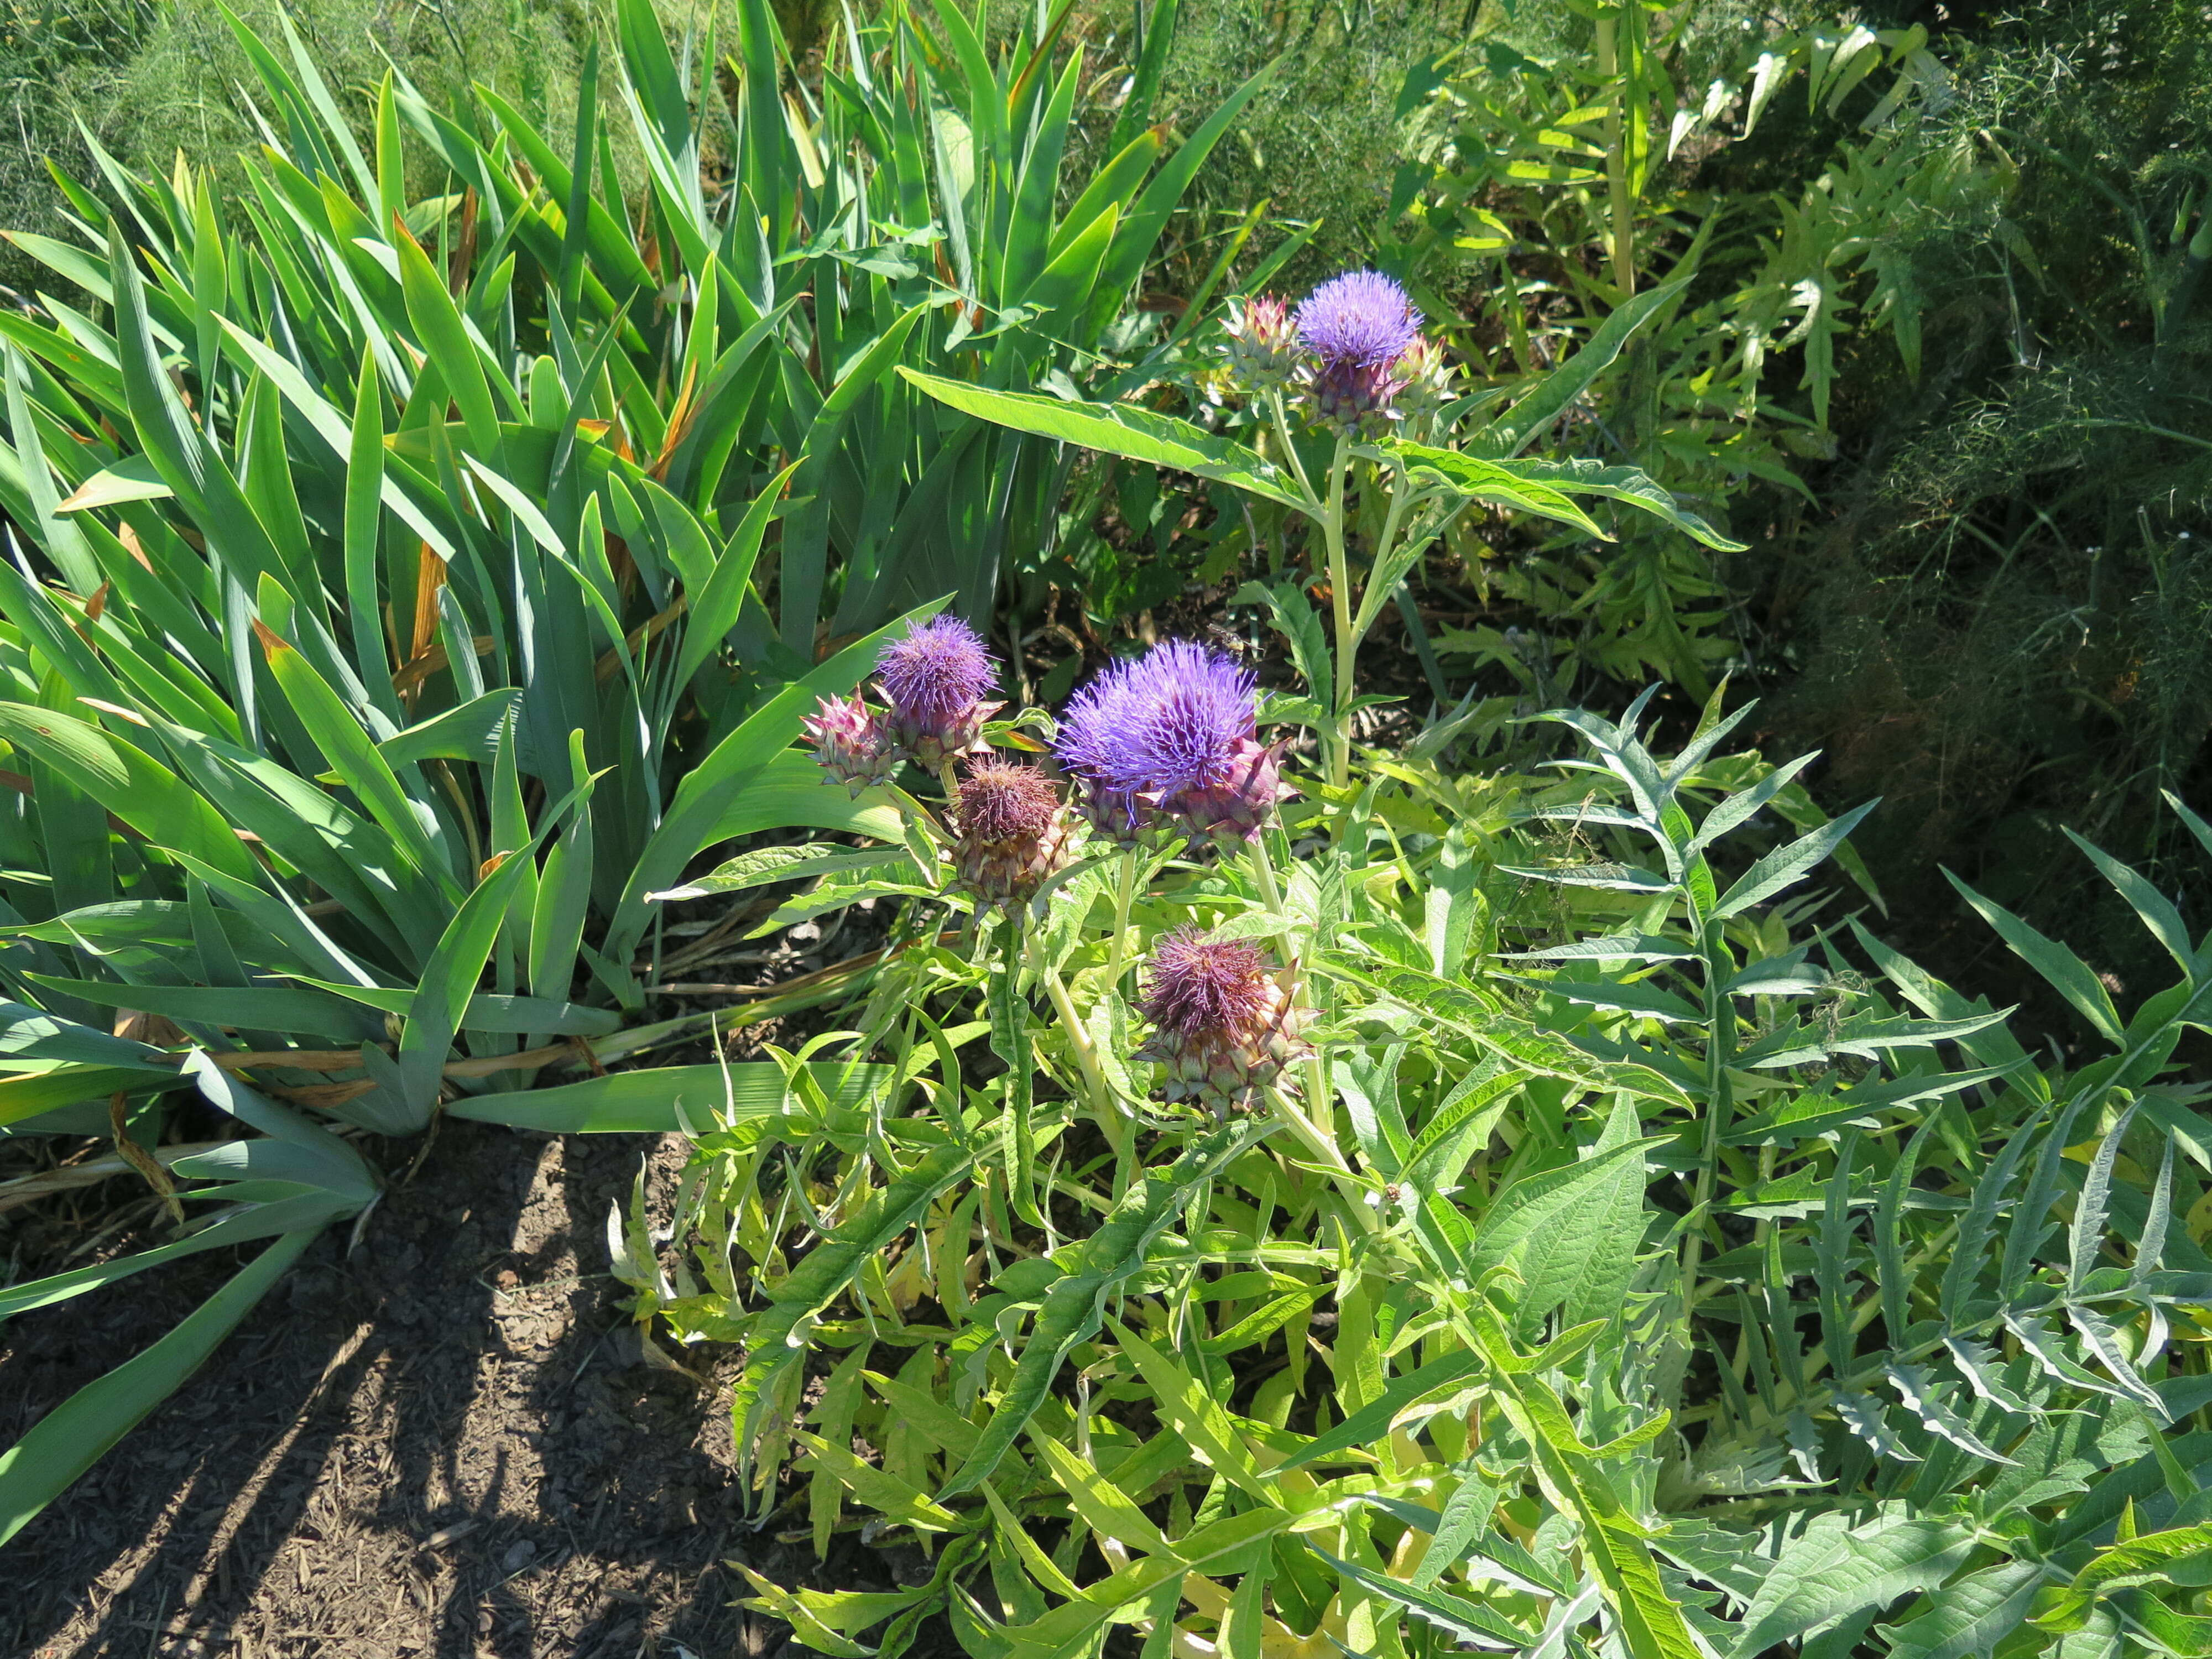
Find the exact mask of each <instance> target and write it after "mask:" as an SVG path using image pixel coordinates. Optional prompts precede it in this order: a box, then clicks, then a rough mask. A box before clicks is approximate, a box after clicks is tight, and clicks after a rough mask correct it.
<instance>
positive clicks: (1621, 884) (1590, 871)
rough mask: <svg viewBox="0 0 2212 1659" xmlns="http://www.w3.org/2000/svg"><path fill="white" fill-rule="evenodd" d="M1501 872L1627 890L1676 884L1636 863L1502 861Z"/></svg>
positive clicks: (1655, 889) (1563, 884) (1652, 890)
mask: <svg viewBox="0 0 2212 1659" xmlns="http://www.w3.org/2000/svg"><path fill="white" fill-rule="evenodd" d="M1498 873H1499V874H1500V875H1504V876H1519V877H1521V878H1522V879H1523V880H1526V881H1547V882H1550V883H1552V884H1554V885H1555V886H1559V887H1609V888H1613V889H1615V890H1619V891H1621V892H1626V893H1670V892H1672V891H1674V883H1672V882H1670V881H1668V880H1667V879H1666V878H1664V877H1662V876H1657V875H1654V874H1653V873H1652V872H1650V871H1649V870H1641V869H1638V867H1637V866H1634V865H1632V864H1561V865H1553V866H1548V867H1545V868H1537V867H1534V866H1528V865H1518V864H1501V865H1499V866H1498Z"/></svg>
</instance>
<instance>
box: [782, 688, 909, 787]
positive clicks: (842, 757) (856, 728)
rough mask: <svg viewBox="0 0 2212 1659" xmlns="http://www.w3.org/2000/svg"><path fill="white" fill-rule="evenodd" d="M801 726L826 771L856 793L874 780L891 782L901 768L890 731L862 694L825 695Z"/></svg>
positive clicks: (833, 779) (815, 755)
mask: <svg viewBox="0 0 2212 1659" xmlns="http://www.w3.org/2000/svg"><path fill="white" fill-rule="evenodd" d="M799 726H800V729H801V730H803V731H804V732H805V733H806V737H807V740H808V741H809V742H810V743H811V744H813V745H814V757H815V759H816V760H817V761H819V762H820V763H822V769H823V772H825V773H827V774H828V775H829V780H830V781H833V782H836V783H842V784H844V785H846V786H848V787H849V788H850V789H851V791H852V793H854V795H858V794H859V793H860V791H862V790H863V789H866V788H867V787H869V786H870V785H871V784H878V783H888V782H889V781H890V777H891V774H892V773H893V772H895V771H896V770H897V769H898V763H897V761H896V758H895V757H893V756H892V754H891V751H890V733H889V732H885V731H884V726H883V722H882V721H881V720H878V718H877V717H876V716H875V715H874V714H870V713H869V712H868V708H867V705H866V703H864V702H861V701H860V699H859V698H858V697H823V699H821V701H820V702H817V703H816V704H815V706H814V712H813V713H812V714H809V715H808V716H807V717H806V718H805V720H801V721H800V722H799Z"/></svg>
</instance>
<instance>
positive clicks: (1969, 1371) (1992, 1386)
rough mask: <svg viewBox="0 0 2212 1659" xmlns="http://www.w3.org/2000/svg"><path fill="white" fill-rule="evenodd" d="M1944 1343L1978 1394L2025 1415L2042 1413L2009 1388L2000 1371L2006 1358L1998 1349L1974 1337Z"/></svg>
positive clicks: (1953, 1339) (1993, 1403)
mask: <svg viewBox="0 0 2212 1659" xmlns="http://www.w3.org/2000/svg"><path fill="white" fill-rule="evenodd" d="M1943 1346H1945V1347H1946V1348H1948V1349H1949V1350H1950V1352H1951V1358H1952V1359H1953V1360H1954V1362H1955V1363H1956V1364H1957V1365H1958V1367H1959V1370H1960V1373H1961V1374H1962V1375H1963V1376H1965V1377H1966V1381H1967V1382H1968V1383H1971V1384H1972V1386H1973V1390H1974V1392H1975V1393H1976V1394H1978V1395H1981V1397H1982V1398H1983V1399H1984V1400H1986V1401H1989V1402H1990V1404H1991V1405H1992V1406H1996V1407H2002V1409H2004V1410H2006V1411H2008V1412H2013V1413H2017V1414H2019V1415H2021V1416H2023V1417H2033V1416H2036V1415H2038V1414H2039V1413H2038V1412H2037V1409H2036V1407H2034V1406H2033V1405H2032V1404H2030V1403H2029V1402H2028V1401H2025V1400H2022V1399H2021V1397H2020V1396H2019V1395H2016V1394H2015V1393H2014V1392H2013V1391H2012V1390H2011V1389H2009V1388H2008V1387H2007V1386H2006V1385H2005V1383H2004V1382H2003V1381H2002V1378H2001V1377H2000V1376H1999V1375H1998V1372H1999V1369H2000V1367H2002V1364H2003V1363H2004V1362H2003V1361H2002V1359H2000V1358H1998V1357H1997V1354H1996V1350H1994V1349H1992V1348H1989V1347H1986V1346H1984V1345H1983V1344H1981V1343H1979V1342H1977V1341H1975V1340H1973V1339H1972V1337H1970V1336H1957V1335H1952V1336H1947V1337H1945V1338H1944V1339H1943Z"/></svg>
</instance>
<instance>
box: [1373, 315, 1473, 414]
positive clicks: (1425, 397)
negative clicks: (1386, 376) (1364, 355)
mask: <svg viewBox="0 0 2212 1659" xmlns="http://www.w3.org/2000/svg"><path fill="white" fill-rule="evenodd" d="M1390 373H1391V374H1393V375H1394V376H1395V377H1396V379H1397V380H1398V382H1399V390H1398V397H1397V409H1398V412H1399V413H1400V414H1401V415H1402V416H1405V417H1406V418H1407V420H1411V421H1425V420H1427V419H1429V418H1430V417H1431V416H1434V415H1435V414H1436V413H1437V410H1441V409H1442V408H1443V406H1444V405H1445V404H1448V403H1449V402H1450V401H1451V400H1452V397H1453V395H1454V393H1455V392H1456V391H1457V390H1458V388H1457V387H1455V386H1454V385H1453V384H1452V374H1453V370H1452V366H1451V365H1450V364H1449V363H1448V362H1445V361H1444V349H1443V347H1442V346H1440V345H1438V344H1437V343H1436V342H1435V341H1434V340H1431V339H1430V338H1428V337H1426V336H1425V335H1424V336H1423V337H1420V338H1419V339H1417V340H1415V341H1414V342H1413V344H1411V345H1409V346H1407V348H1406V349H1405V350H1404V351H1403V352H1401V353H1400V354H1399V357H1398V361H1397V362H1395V363H1394V364H1392V365H1391V368H1390Z"/></svg>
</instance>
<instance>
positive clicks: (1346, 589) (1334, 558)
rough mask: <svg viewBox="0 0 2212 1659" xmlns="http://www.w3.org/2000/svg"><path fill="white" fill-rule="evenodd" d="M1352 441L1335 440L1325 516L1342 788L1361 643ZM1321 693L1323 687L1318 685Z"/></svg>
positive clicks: (1333, 743) (1332, 731) (1334, 763)
mask: <svg viewBox="0 0 2212 1659" xmlns="http://www.w3.org/2000/svg"><path fill="white" fill-rule="evenodd" d="M1351 451H1352V439H1351V438H1350V436H1349V435H1346V436H1341V437H1339V438H1338V439H1337V441H1336V453H1335V455H1334V457H1333V458H1332V459H1330V461H1329V465H1328V472H1329V477H1328V511H1327V513H1325V514H1324V515H1323V516H1322V537H1323V538H1324V540H1325V541H1326V543H1327V544H1328V588H1329V594H1328V597H1329V605H1330V607H1331V609H1332V610H1333V611H1334V613H1335V623H1336V629H1335V635H1336V686H1335V691H1334V702H1332V704H1331V705H1330V708H1329V721H1328V727H1329V739H1330V741H1329V746H1328V781H1329V782H1330V783H1331V784H1333V785H1334V786H1335V787H1337V788H1339V789H1342V788H1345V787H1348V786H1349V785H1350V783H1351V781H1352V668H1353V665H1354V662H1355V659H1357V658H1358V655H1359V641H1357V640H1355V639H1353V638H1352V564H1351V560H1350V559H1349V557H1348V556H1346V552H1345V546H1344V491H1345V483H1346V477H1347V475H1348V474H1349V472H1350V471H1351ZM1314 690H1316V692H1318V691H1319V690H1321V688H1320V687H1319V686H1316V687H1315V688H1314Z"/></svg>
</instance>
